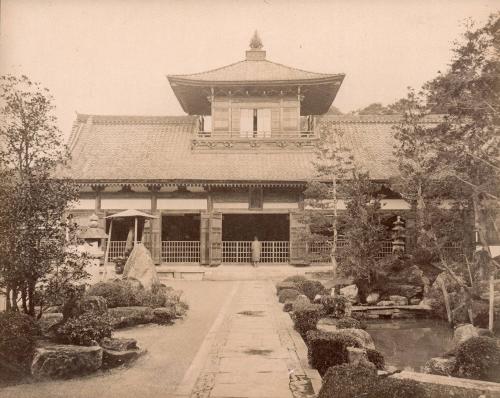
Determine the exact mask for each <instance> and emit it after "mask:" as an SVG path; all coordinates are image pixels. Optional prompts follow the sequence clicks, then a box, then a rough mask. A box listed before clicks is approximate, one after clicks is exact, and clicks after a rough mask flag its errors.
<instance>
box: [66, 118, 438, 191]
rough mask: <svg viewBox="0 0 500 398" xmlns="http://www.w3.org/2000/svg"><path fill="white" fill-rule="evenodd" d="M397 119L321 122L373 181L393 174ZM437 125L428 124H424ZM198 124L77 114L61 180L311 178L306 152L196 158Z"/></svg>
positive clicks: (226, 153) (198, 154)
mask: <svg viewBox="0 0 500 398" xmlns="http://www.w3.org/2000/svg"><path fill="white" fill-rule="evenodd" d="M398 120H399V117H398V116H324V117H321V118H318V121H317V122H318V123H319V125H329V126H330V127H335V128H336V129H341V130H342V131H343V132H344V134H343V140H345V145H346V146H348V147H350V148H351V149H352V152H353V155H354V158H355V160H356V161H357V162H358V163H359V164H360V165H361V166H362V167H363V168H365V169H366V170H368V171H369V172H370V176H371V177H372V178H373V179H374V180H387V179H389V178H391V177H393V176H395V175H396V174H397V167H396V164H395V161H394V157H393V153H392V151H393V144H394V141H393V135H392V126H393V125H394V123H396V122H397V121H398ZM437 121H438V119H429V122H430V123H435V122H437ZM196 125H197V122H196V118H195V117H192V116H182V117H164V116H161V117H159V116H158V117H149V116H148V117H143V116H103V115H84V114H79V115H78V116H77V120H76V121H75V123H74V126H73V131H72V134H71V137H70V140H69V146H70V151H71V154H72V160H71V162H70V165H69V167H68V168H67V169H65V170H61V171H60V172H59V173H58V175H59V176H68V177H71V178H74V179H76V180H77V181H79V182H80V183H85V184H92V183H130V182H136V183H141V184H142V183H157V182H158V183H168V182H172V183H175V182H179V181H184V182H186V181H193V182H195V183H198V184H200V185H203V184H204V183H214V184H218V183H220V184H228V183H231V182H233V183H236V182H239V183H252V182H254V183H256V182H258V183H267V184H273V183H276V184H280V183H290V184H291V183H303V182H306V181H308V180H310V179H312V178H314V169H313V166H312V160H313V159H314V152H313V151H312V149H307V148H305V149H303V150H294V151H291V150H287V149H286V148H283V149H281V148H277V149H276V150H275V151H273V152H259V151H258V150H255V151H254V150H248V151H238V152H235V151H231V150H227V151H218V152H215V153H214V152H196V151H193V150H192V149H191V140H192V139H193V138H194V136H195V132H196Z"/></svg>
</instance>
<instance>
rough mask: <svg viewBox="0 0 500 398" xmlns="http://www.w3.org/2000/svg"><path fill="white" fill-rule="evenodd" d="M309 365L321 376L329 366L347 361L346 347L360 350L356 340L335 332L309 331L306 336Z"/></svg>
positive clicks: (358, 342)
mask: <svg viewBox="0 0 500 398" xmlns="http://www.w3.org/2000/svg"><path fill="white" fill-rule="evenodd" d="M306 341H307V348H308V353H307V356H308V359H309V365H311V367H312V368H314V369H316V370H317V371H318V372H319V374H320V375H321V376H323V375H324V374H325V373H326V371H327V369H328V368H329V367H331V366H335V365H341V364H343V363H346V362H347V361H348V352H347V347H356V348H362V347H361V343H360V341H359V340H358V339H356V338H354V337H352V336H349V335H345V334H341V333H336V332H325V331H320V330H310V331H309V332H307V335H306Z"/></svg>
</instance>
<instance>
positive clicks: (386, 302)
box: [377, 300, 396, 307]
mask: <svg viewBox="0 0 500 398" xmlns="http://www.w3.org/2000/svg"><path fill="white" fill-rule="evenodd" d="M392 305H396V303H394V301H390V300H382V301H379V302H378V303H377V306H378V307H389V306H392Z"/></svg>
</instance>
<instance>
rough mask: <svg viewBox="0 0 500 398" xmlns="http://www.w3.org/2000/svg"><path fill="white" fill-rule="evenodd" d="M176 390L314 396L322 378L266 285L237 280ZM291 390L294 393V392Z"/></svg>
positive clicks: (201, 394) (221, 397)
mask: <svg viewBox="0 0 500 398" xmlns="http://www.w3.org/2000/svg"><path fill="white" fill-rule="evenodd" d="M219 316H220V319H218V321H216V324H217V327H216V328H215V329H214V330H212V331H211V332H210V333H209V337H208V338H209V341H208V345H209V347H203V346H202V347H201V348H200V351H199V355H197V356H196V358H195V360H194V361H193V365H192V367H193V368H197V370H198V371H197V372H194V371H192V370H188V372H187V373H186V376H185V378H184V380H183V382H182V383H181V384H180V385H179V388H178V389H177V391H176V395H175V396H177V397H196V398H209V397H210V398H230V397H231V398H238V397H241V398H243V397H247V398H253V397H255V398H264V397H265V398H293V397H303V398H312V397H314V396H315V395H314V391H315V389H316V392H318V390H319V388H318V386H319V385H320V383H321V379H320V376H319V374H318V373H317V371H316V370H313V369H310V368H309V367H308V365H307V350H306V348H305V345H304V342H303V341H302V339H301V338H300V337H299V335H298V334H297V333H296V332H295V331H294V330H293V327H292V323H291V320H290V318H289V316H288V314H287V313H284V312H283V311H282V309H281V306H280V305H279V304H278V303H277V300H276V297H275V288H274V285H273V283H271V282H269V281H244V282H239V284H238V288H237V290H236V291H235V292H234V296H233V298H232V300H231V302H230V304H228V306H227V307H226V308H224V309H223V311H221V313H220V314H219ZM292 390H293V391H294V393H292Z"/></svg>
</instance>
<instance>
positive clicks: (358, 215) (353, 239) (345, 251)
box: [339, 169, 390, 292]
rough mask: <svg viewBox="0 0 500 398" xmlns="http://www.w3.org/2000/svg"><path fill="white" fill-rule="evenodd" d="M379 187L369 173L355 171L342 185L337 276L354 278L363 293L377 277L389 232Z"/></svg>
mask: <svg viewBox="0 0 500 398" xmlns="http://www.w3.org/2000/svg"><path fill="white" fill-rule="evenodd" d="M378 192H379V187H378V186H377V185H376V184H375V183H374V182H373V181H371V180H370V176H369V173H367V172H362V171H359V170H357V169H354V170H353V171H352V173H351V177H350V178H349V179H348V180H346V181H345V182H344V184H343V195H344V196H345V198H346V211H345V215H344V217H343V218H342V221H343V222H342V232H343V235H344V239H345V245H344V246H343V247H342V249H341V259H342V260H341V261H340V264H339V272H340V273H342V274H343V275H344V276H350V277H353V278H354V280H355V283H356V284H357V285H358V287H360V288H361V290H362V291H365V292H366V289H365V288H366V287H368V286H369V285H370V284H371V283H372V282H373V278H374V277H375V275H376V270H377V263H378V261H379V256H380V253H381V251H382V245H383V242H384V241H386V240H388V239H389V238H390V231H389V230H388V228H387V227H386V226H385V225H384V224H383V223H382V212H381V203H380V199H381V197H380V195H379V193H378Z"/></svg>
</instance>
